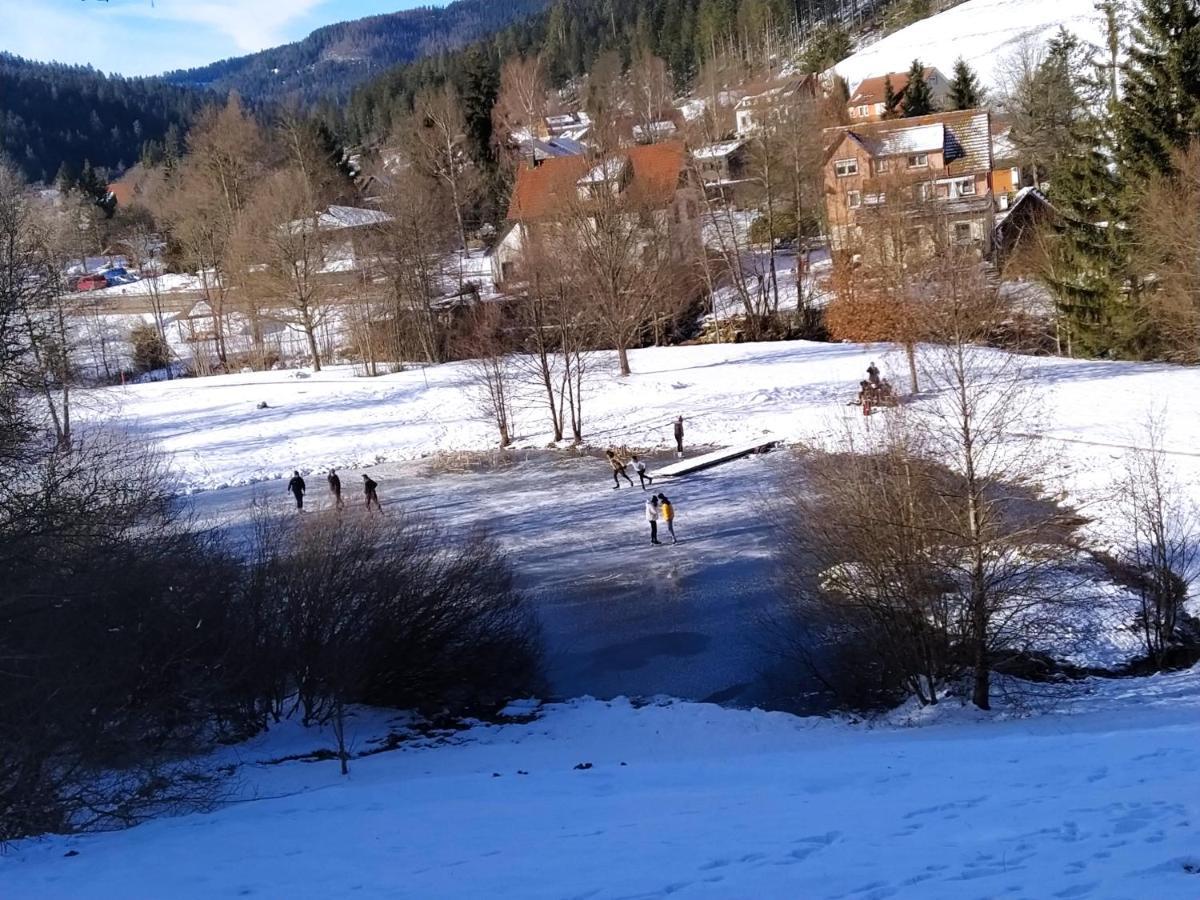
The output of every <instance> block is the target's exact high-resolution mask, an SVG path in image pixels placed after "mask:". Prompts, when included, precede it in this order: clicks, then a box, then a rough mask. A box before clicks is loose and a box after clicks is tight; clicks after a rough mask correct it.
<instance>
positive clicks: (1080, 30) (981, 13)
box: [834, 0, 1101, 90]
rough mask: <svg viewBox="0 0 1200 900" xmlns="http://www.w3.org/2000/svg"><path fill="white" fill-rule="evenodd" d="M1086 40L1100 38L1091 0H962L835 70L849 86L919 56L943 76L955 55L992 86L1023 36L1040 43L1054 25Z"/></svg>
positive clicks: (897, 69) (901, 68) (899, 69)
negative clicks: (1051, 0) (1048, 0)
mask: <svg viewBox="0 0 1200 900" xmlns="http://www.w3.org/2000/svg"><path fill="white" fill-rule="evenodd" d="M1060 26H1061V27H1063V28H1066V29H1067V30H1068V31H1070V32H1073V33H1074V34H1076V35H1078V36H1079V37H1080V38H1082V39H1083V40H1085V41H1090V42H1093V43H1096V42H1099V40H1100V35H1101V31H1100V20H1099V17H1098V15H1097V13H1096V9H1095V5H1094V2H1093V0H1058V2H1052V3H1047V2H1044V0H966V2H965V3H961V4H959V5H958V6H955V7H953V8H952V9H948V10H946V11H945V12H943V13H939V14H938V15H936V16H931V17H930V18H928V19H924V20H922V21H920V22H916V23H914V24H912V25H909V26H908V27H907V28H902V29H901V30H900V31H897V32H894V33H893V34H890V35H888V36H887V37H885V38H883V39H882V40H880V41H878V42H876V43H874V44H870V45H868V46H867V47H865V48H863V49H862V50H859V51H858V52H857V53H855V54H854V55H853V56H850V57H848V58H847V59H845V60H843V61H842V62H840V63H838V64H837V65H836V66H835V67H834V69H835V70H836V71H837V73H838V74H839V75H841V76H842V77H843V78H845V79H846V81H847V82H848V83H849V85H850V89H851V90H853V89H854V86H855V85H856V84H858V83H859V82H860V81H862V80H863V79H864V78H869V77H871V76H872V75H883V74H886V73H888V72H902V71H905V70H907V69H908V67H909V66H910V65H912V61H913V59H920V60H921V62H923V63H924V64H925V65H927V66H934V67H936V68H938V69H940V70H941V71H942V73H943V74H944V75H946V77H947V78H949V77H950V76H951V73H952V70H953V68H954V61H955V60H956V59H958V58H959V57H960V56H961V57H963V58H964V59H966V60H967V62H969V63H970V64H971V66H972V67H973V68H974V69H975V71H976V72H977V73H978V74H979V78H980V81H981V83H982V84H983V85H984V86H985V87H987V88H989V89H990V88H994V87H995V86H996V84H997V81H998V73H999V72H1000V71H1001V68H1002V67H1003V65H1004V62H1005V60H1006V59H1007V58H1009V57H1010V56H1012V54H1013V52H1014V51H1015V50H1016V49H1017V47H1019V46H1020V44H1021V42H1022V41H1024V40H1031V41H1037V42H1041V43H1044V42H1045V41H1046V40H1048V39H1049V38H1050V37H1051V36H1053V35H1054V33H1055V32H1057V31H1058V29H1059V27H1060Z"/></svg>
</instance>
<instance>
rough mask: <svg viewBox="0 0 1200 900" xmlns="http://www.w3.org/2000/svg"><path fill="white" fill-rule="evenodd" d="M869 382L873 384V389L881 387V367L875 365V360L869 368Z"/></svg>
mask: <svg viewBox="0 0 1200 900" xmlns="http://www.w3.org/2000/svg"><path fill="white" fill-rule="evenodd" d="M867 380H868V381H869V382H871V387H873V388H877V387H879V367H878V366H876V365H875V360H871V364H870V365H869V366H867Z"/></svg>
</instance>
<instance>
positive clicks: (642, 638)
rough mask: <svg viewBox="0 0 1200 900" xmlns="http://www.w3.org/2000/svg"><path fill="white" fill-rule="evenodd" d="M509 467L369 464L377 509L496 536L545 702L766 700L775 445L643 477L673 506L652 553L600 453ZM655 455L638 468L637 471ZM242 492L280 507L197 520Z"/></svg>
mask: <svg viewBox="0 0 1200 900" xmlns="http://www.w3.org/2000/svg"><path fill="white" fill-rule="evenodd" d="M695 452H697V453H699V452H702V451H701V450H699V449H698V450H696V451H695ZM514 459H515V460H516V462H515V463H514V464H513V465H511V466H510V467H506V468H501V469H495V470H492V471H488V472H483V473H477V474H469V473H449V474H447V473H439V474H432V473H431V472H430V470H429V467H428V466H427V465H426V464H423V463H407V464H404V463H385V464H381V465H379V466H376V467H372V468H371V469H370V470H369V471H370V473H371V475H372V477H373V478H374V479H375V480H377V481H378V482H379V486H380V487H379V493H380V497H381V499H382V502H383V511H384V514H388V513H395V512H396V511H398V510H405V511H409V512H412V513H416V514H420V515H423V516H428V517H430V518H433V519H435V520H437V521H438V522H440V523H442V524H443V525H444V526H446V527H448V528H449V529H450V530H451V532H452V533H454V534H458V535H461V536H462V537H463V538H464V539H466V538H467V537H468V536H469V535H470V533H471V531H472V529H473V528H475V527H477V526H483V527H484V528H486V529H487V530H488V531H489V532H490V533H492V534H493V535H494V536H495V537H497V538H498V539H499V540H500V541H501V543H502V544H503V546H504V547H505V548H506V550H507V551H508V553H509V554H510V558H511V560H512V562H513V564H514V568H515V569H516V572H517V575H518V579H519V583H520V584H521V586H522V587H523V588H524V589H525V590H527V591H528V592H529V593H530V594H531V595H532V596H533V597H534V598H535V600H536V604H537V609H538V611H539V614H540V617H541V622H542V626H543V629H544V632H545V637H546V645H547V650H548V667H549V675H550V679H551V686H552V690H553V692H554V694H555V695H557V696H562V697H568V696H579V695H584V694H590V695H592V696H596V697H613V696H619V695H629V696H640V697H647V696H652V695H655V694H670V695H672V696H676V697H683V698H687V699H694V700H712V701H716V702H722V703H731V704H736V705H739V706H740V705H751V704H762V705H775V703H776V701H775V700H774V699H773V697H772V696H771V693H770V692H769V691H768V689H767V686H766V682H765V681H764V667H765V666H768V665H769V664H770V662H771V659H772V657H771V655H770V654H767V653H764V649H763V645H762V640H763V633H762V625H761V619H762V615H763V614H764V613H766V612H769V611H770V610H771V609H772V608H774V606H775V604H776V603H777V602H778V601H777V599H776V595H775V591H774V585H773V571H772V555H773V553H774V547H775V535H774V533H773V528H772V524H771V517H770V514H769V509H768V505H769V503H770V498H771V496H772V494H773V484H774V483H775V480H776V479H777V478H778V477H780V476H781V473H782V471H783V470H784V466H785V463H786V462H787V459H786V454H785V453H784V452H777V453H773V454H768V455H765V456H756V457H751V458H748V459H744V460H740V461H737V462H733V463H729V464H727V465H724V466H720V467H718V468H715V469H710V470H707V471H704V472H700V473H697V474H695V475H691V476H686V477H684V478H677V479H674V480H663V481H660V482H656V483H655V484H654V489H655V490H656V491H657V490H661V491H662V492H663V493H665V494H666V495H667V496H668V497H669V498H670V499H671V501H672V503H673V504H674V505H675V508H676V522H675V525H676V531H677V533H678V535H679V541H680V542H679V544H677V545H671V544H670V543H667V544H666V545H665V546H652V545H651V544H650V540H649V532H648V526H647V524H646V521H645V516H644V512H643V503H644V501H645V499H646V497H647V496H648V494H646V493H643V491H642V490H641V489H640V488H639V487H638V485H637V477H636V474H635V473H633V471H632V467H630V474H631V475H632V476H633V479H634V487H633V488H630V487H629V486H628V485H626V484H625V482H624V481H622V482H621V484H622V486H621V488H620V489H619V490H614V489H613V486H612V478H611V474H610V471H609V468H608V465H607V463H605V461H604V460H603V459H598V458H595V457H573V456H572V457H564V456H562V455H555V454H551V453H543V452H534V451H531V452H521V453H517V454H515V455H514ZM669 459H670V457H667V456H662V457H658V458H651V459H649V460H648V462H649V465H650V468H651V470H653V468H654V465H655V464H656V463H658V464H665V463H666V462H667V461H668V460H669ZM340 474H341V475H342V482H343V485H344V486H345V497H346V499H347V501H348V502H349V504H350V507H351V510H352V511H354V510H358V511H360V512H361V504H362V495H361V488H360V487H359V483H360V481H361V479H360V478H359V475H358V474H357V473H356V472H350V471H343V472H341V473H340ZM307 482H308V491H309V495H308V502H307V503H306V506H307V508H308V510H307V512H306V513H305V514H322V512H324V511H326V510H328V508H329V506H330V503H329V498H328V494H327V489H326V485H325V479H324V477H323V475H322V474H321V473H314V474H312V475H311V476H308V477H307ZM256 498H257V499H259V500H260V501H261V500H265V501H266V502H267V503H268V505H269V507H270V508H271V509H272V510H273V511H274V510H278V512H279V514H281V515H294V514H295V513H294V510H293V503H292V499H291V497H290V495H288V494H287V493H286V489H285V482H283V481H271V482H265V483H262V484H259V485H256V486H253V487H238V488H226V489H223V490H219V491H211V492H207V493H202V494H198V495H196V496H195V498H194V501H195V504H196V507H197V510H198V511H199V513H200V514H201V516H202V517H203V518H205V519H206V520H209V521H214V522H219V523H221V524H222V525H223V527H237V526H238V525H239V524H241V523H244V522H246V521H247V520H248V518H249V515H250V511H251V505H252V503H253V502H254V501H255V499H256ZM664 531H665V529H664ZM661 536H662V535H660V537H661Z"/></svg>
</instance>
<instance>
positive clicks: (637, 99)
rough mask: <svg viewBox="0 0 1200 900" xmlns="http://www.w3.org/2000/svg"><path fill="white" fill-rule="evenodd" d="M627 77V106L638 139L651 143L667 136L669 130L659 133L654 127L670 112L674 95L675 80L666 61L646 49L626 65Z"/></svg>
mask: <svg viewBox="0 0 1200 900" xmlns="http://www.w3.org/2000/svg"><path fill="white" fill-rule="evenodd" d="M627 80H628V105H629V108H630V109H631V110H632V111H633V124H634V127H635V128H637V129H639V130H640V132H641V138H640V139H641V141H642V142H643V143H647V144H653V143H657V142H658V141H660V140H663V139H665V138H667V137H669V136H670V134H669V133H666V134H664V133H661V132H660V131H659V129H658V127H657V126H658V125H659V123H660V122H662V121H664V116H669V115H670V114H671V113H672V112H673V108H672V101H673V100H674V98H675V81H674V79H672V77H671V70H670V69H668V68H667V64H666V62H664V61H663V60H661V59H659V58H658V57H657V56H654V55H653V54H651V53H650V52H649V51H646V52H643V53H642V54H641V55H640V56H639V57H637V59H635V60H634V61H633V64H632V65H631V66H630V67H629V75H628V79H627ZM667 121H669V118H668V119H667Z"/></svg>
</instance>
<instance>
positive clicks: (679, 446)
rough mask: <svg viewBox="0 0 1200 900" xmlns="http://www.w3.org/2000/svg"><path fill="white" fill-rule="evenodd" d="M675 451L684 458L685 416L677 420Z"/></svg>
mask: <svg viewBox="0 0 1200 900" xmlns="http://www.w3.org/2000/svg"><path fill="white" fill-rule="evenodd" d="M675 450H676V452H678V453H679V455H680V456H683V416H679V417H678V418H677V419H676V420H675Z"/></svg>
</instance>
